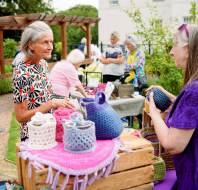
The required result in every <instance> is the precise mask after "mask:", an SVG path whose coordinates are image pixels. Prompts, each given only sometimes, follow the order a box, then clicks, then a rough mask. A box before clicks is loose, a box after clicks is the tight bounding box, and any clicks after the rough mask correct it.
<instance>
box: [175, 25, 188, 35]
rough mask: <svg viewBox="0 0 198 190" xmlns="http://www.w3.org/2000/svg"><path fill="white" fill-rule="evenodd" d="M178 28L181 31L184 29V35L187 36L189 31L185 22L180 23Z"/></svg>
mask: <svg viewBox="0 0 198 190" xmlns="http://www.w3.org/2000/svg"><path fill="white" fill-rule="evenodd" d="M178 30H180V31H181V32H182V31H185V34H186V36H187V37H188V38H189V31H188V28H187V24H182V25H181V26H180V27H179V28H178Z"/></svg>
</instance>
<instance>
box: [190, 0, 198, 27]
mask: <svg viewBox="0 0 198 190" xmlns="http://www.w3.org/2000/svg"><path fill="white" fill-rule="evenodd" d="M197 14H198V11H197V3H196V2H195V1H192V2H191V8H190V21H191V23H194V24H195V23H197Z"/></svg>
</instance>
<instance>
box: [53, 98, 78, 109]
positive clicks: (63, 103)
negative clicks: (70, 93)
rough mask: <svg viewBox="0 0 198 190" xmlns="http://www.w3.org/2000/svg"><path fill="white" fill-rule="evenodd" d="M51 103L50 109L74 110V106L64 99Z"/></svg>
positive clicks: (54, 100)
mask: <svg viewBox="0 0 198 190" xmlns="http://www.w3.org/2000/svg"><path fill="white" fill-rule="evenodd" d="M51 101H52V108H54V109H56V108H58V107H64V108H74V107H75V106H74V105H73V104H72V103H71V102H70V101H69V99H68V98H65V99H53V100H51Z"/></svg>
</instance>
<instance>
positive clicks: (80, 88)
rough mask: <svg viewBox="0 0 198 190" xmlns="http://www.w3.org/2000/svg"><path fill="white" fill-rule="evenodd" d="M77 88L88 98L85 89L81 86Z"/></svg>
mask: <svg viewBox="0 0 198 190" xmlns="http://www.w3.org/2000/svg"><path fill="white" fill-rule="evenodd" d="M76 88H77V90H78V91H79V92H80V93H81V94H82V95H83V96H84V97H88V94H87V93H86V92H85V89H84V88H83V86H82V85H81V84H80V85H78V86H76Z"/></svg>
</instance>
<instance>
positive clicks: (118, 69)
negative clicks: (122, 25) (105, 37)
mask: <svg viewBox="0 0 198 190" xmlns="http://www.w3.org/2000/svg"><path fill="white" fill-rule="evenodd" d="M119 39H120V35H119V33H118V32H116V31H114V32H112V33H111V37H110V42H111V43H110V44H109V45H107V47H106V48H105V51H104V53H103V56H102V57H101V59H100V61H101V63H103V71H102V72H103V82H104V83H107V82H108V81H110V82H113V81H115V80H116V79H120V77H121V76H122V75H123V74H124V60H125V58H124V53H123V49H122V47H121V45H120V44H119Z"/></svg>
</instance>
